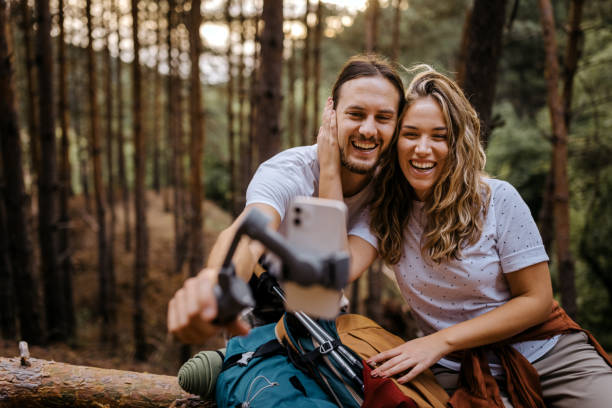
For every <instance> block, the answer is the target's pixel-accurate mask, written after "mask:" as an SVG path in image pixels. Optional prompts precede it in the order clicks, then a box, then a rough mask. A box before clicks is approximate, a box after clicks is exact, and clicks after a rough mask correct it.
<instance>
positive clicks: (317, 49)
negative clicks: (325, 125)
mask: <svg viewBox="0 0 612 408" xmlns="http://www.w3.org/2000/svg"><path fill="white" fill-rule="evenodd" d="M321 4H322V2H321V0H318V2H317V24H316V25H315V29H314V44H313V47H312V54H313V57H314V58H313V59H314V61H313V62H314V67H313V74H314V84H313V87H312V102H313V103H312V123H313V129H312V132H313V135H312V137H313V139H316V138H317V133H318V130H319V88H320V87H321V37H322V34H323V7H322V6H321Z"/></svg>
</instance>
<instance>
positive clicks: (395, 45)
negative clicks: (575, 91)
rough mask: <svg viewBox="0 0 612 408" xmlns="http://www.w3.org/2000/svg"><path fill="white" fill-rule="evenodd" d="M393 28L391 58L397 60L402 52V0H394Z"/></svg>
mask: <svg viewBox="0 0 612 408" xmlns="http://www.w3.org/2000/svg"><path fill="white" fill-rule="evenodd" d="M394 3H395V4H394V8H393V9H394V10H393V28H392V30H391V60H392V61H394V62H397V60H398V57H399V53H400V32H401V26H400V20H401V16H402V0H394Z"/></svg>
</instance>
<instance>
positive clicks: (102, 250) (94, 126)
mask: <svg viewBox="0 0 612 408" xmlns="http://www.w3.org/2000/svg"><path fill="white" fill-rule="evenodd" d="M91 1H92V0H87V1H86V3H85V14H86V16H87V37H88V39H89V41H88V45H87V71H88V77H89V86H88V96H89V121H90V122H89V123H90V140H91V162H92V164H93V177H94V197H95V204H96V221H97V223H98V305H99V308H100V309H99V310H100V316H101V317H102V327H101V328H100V329H101V330H100V335H101V339H102V341H104V342H106V341H108V337H107V335H108V334H109V332H110V331H111V330H112V327H113V318H112V312H111V307H110V303H111V301H112V299H111V289H110V279H109V276H108V267H109V265H108V262H109V256H108V242H107V238H106V203H105V197H104V184H103V182H102V157H101V151H100V150H101V147H100V137H99V133H98V132H99V128H100V126H99V117H98V103H97V101H98V99H97V87H98V82H97V75H96V61H95V54H94V49H93V21H92V15H91Z"/></svg>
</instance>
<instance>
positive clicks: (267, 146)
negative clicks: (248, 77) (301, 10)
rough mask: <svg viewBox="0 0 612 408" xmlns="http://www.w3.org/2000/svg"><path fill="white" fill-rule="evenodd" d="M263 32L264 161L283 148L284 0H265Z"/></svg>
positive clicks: (258, 137) (260, 126)
mask: <svg viewBox="0 0 612 408" xmlns="http://www.w3.org/2000/svg"><path fill="white" fill-rule="evenodd" d="M262 18H263V21H264V29H263V32H262V35H261V81H260V82H259V92H258V98H257V100H258V101H259V109H258V112H257V127H256V133H255V141H256V144H257V146H258V149H259V155H258V159H259V161H260V162H261V161H264V160H267V159H269V158H270V157H272V156H273V155H275V154H276V153H278V151H279V150H280V112H281V101H282V92H281V79H282V67H283V1H282V0H270V1H266V2H264V8H263V13H262Z"/></svg>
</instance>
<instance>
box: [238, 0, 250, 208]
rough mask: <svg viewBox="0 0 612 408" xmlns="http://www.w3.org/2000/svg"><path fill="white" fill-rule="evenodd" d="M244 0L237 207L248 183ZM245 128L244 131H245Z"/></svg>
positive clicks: (240, 18) (239, 78) (240, 20)
mask: <svg viewBox="0 0 612 408" xmlns="http://www.w3.org/2000/svg"><path fill="white" fill-rule="evenodd" d="M244 1H245V0H238V3H239V5H240V14H239V15H238V21H239V27H240V55H239V58H238V73H237V76H238V137H237V139H238V141H239V147H238V151H239V153H238V154H239V157H240V160H239V161H238V171H239V174H240V177H239V181H240V186H239V194H238V197H239V202H238V207H239V208H240V209H242V208H244V204H245V192H246V189H247V186H248V184H249V180H250V177H249V168H248V167H249V161H250V158H249V157H248V156H249V136H248V127H245V123H246V121H245V108H246V103H247V101H248V99H247V90H246V86H245V83H244V82H245V78H244V74H245V72H244V71H245V63H244V60H245V48H246V47H245V45H246V33H245V31H246V26H245V17H244ZM245 129H246V131H245Z"/></svg>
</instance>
